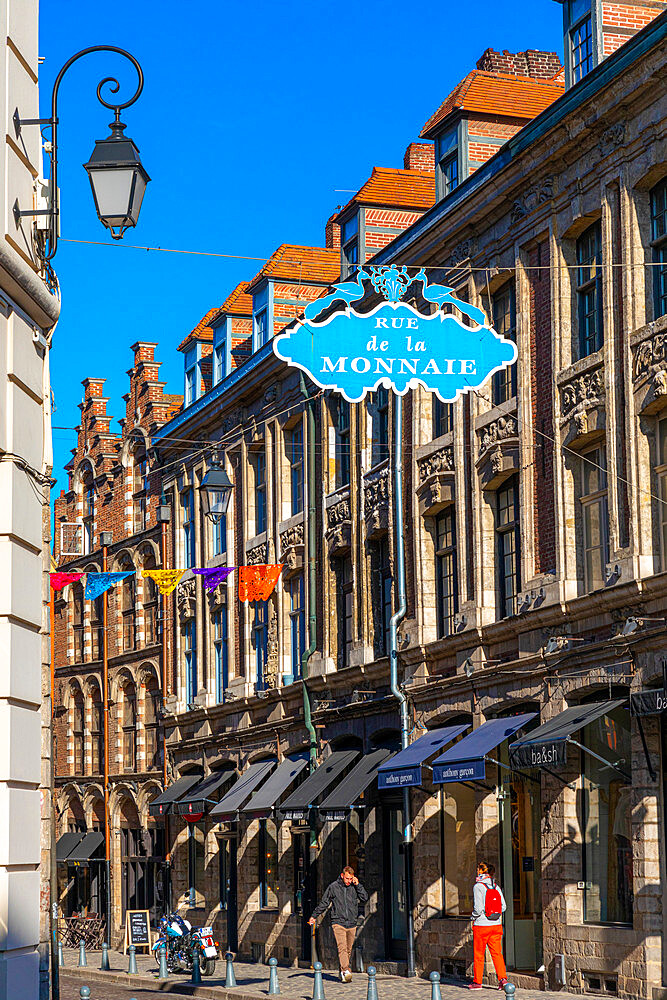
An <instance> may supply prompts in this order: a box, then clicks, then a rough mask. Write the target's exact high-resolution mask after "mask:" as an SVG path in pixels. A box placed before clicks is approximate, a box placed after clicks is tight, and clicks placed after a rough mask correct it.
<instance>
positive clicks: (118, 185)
mask: <svg viewBox="0 0 667 1000" xmlns="http://www.w3.org/2000/svg"><path fill="white" fill-rule="evenodd" d="M91 52H116V53H118V54H119V55H121V56H124V57H125V58H126V59H129V60H130V62H131V63H132V65H133V66H134V68H135V69H136V71H137V75H138V77H139V82H138V85H137V89H136V91H135V92H134V94H133V95H132V97H131V98H130V99H129V101H124V102H122V103H119V104H114V103H112V102H109V101H105V100H104V98H103V97H102V88H103V87H104V86H105V85H107V84H109V86H110V91H111V93H112V94H116V93H118V90H119V89H120V84H119V82H118V80H117V79H116V78H115V77H113V76H107V77H105V78H104V79H103V80H101V81H100V82H99V83H98V85H97V99H98V101H99V102H100V104H103V105H104V107H105V108H109V109H110V110H111V111H113V112H114V116H115V117H114V121H113V122H112V123H111V124H110V125H109V128H110V129H111V135H110V136H107V138H106V139H98V140H97V141H96V143H95V148H94V150H93V152H92V154H91V157H90V159H89V161H88V163H85V164H84V167H85V169H86V170H87V171H88V176H89V178H90V185H91V188H92V191H93V198H94V199H95V208H96V209H97V215H98V217H99V220H100V222H101V223H102V225H104V226H106V228H107V229H108V230H109V232H110V233H111V235H112V237H113V239H115V240H120V239H122V237H123V233H124V232H125V230H126V229H127V228H128V227H130V226H136V224H137V221H138V219H139V210H140V209H141V203H142V200H143V197H144V192H145V190H146V185H147V184H148V181H149V180H150V177H149V176H148V174H147V173H146V171H145V169H144V167H143V165H142V163H141V160H140V158H139V150H138V149H137V147H136V146H135V144H134V142H133V141H132V139H129V138H127V137H126V136H124V135H123V131H124V129H125V125H124V124H123V122H121V120H120V113H121V111H122V110H123V109H124V108H129V106H130V105H131V104H134V102H135V101H136V100H137V99H138V97H139V95H140V94H141V92H142V90H143V88H144V74H143V71H142V69H141V66H140V65H139V63H138V62H137V60H136V59H135V58H134V56H133V55H130V53H129V52H126V51H125V49H119V48H118V47H117V46H115V45H92V46H91V47H90V48H87V49H82V50H81V51H80V52H77V53H76V55H73V56H72V58H71V59H68V61H67V62H66V63H65V65H64V66H63V68H62V69H61V70H60V72H59V73H58V76H57V77H56V81H55V83H54V85H53V92H52V94H51V117H50V118H21V116H20V114H19V110H18V108H17V109H16V111H15V112H14V131H15V132H16V137H17V139H18V137H19V136H20V134H21V129H22V128H23V127H24V126H26V125H41V126H50V127H51V142H50V144H45V147H44V148H45V150H46V152H47V155H48V157H49V162H50V177H49V183H50V188H51V190H50V205H49V207H48V208H45V209H22V208H21V207H20V205H19V203H18V200H17V201H16V202H15V203H14V219H15V222H16V226H17V228H18V227H19V226H20V225H21V219H22V218H23V217H24V216H28V217H32V216H37V215H44V216H46V217H47V220H48V221H47V226H46V228H45V229H44V230H37V231H36V232H35V250H36V253H37V255H38V257H39V258H40V260H41V261H42V262H43V263H44V264H45V265H46V264H48V262H49V261H50V260H51V259H52V258H53V257H54V256H55V253H56V250H57V248H58V226H59V216H60V197H59V192H58V121H59V119H58V92H59V90H60V84H61V81H62V78H63V76H64V75H65V73H66V72H67V70H68V69H69V68H70V66H71V65H72V63H74V62H76V61H77V59H80V58H81V57H82V56H85V55H88V54H89V53H91Z"/></svg>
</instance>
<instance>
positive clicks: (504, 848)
mask: <svg viewBox="0 0 667 1000" xmlns="http://www.w3.org/2000/svg"><path fill="white" fill-rule="evenodd" d="M506 756H507V751H506V748H505V753H504V754H502V755H501V759H503V757H506ZM499 771H501V772H502V775H501V779H500V780H501V785H500V789H499V799H498V805H499V810H500V833H501V862H502V873H501V878H502V883H501V884H502V889H503V893H504V895H505V900H506V903H507V912H506V913H505V958H506V960H507V965H508V967H509V968H510V969H520V970H523V971H526V972H528V971H530V972H537V971H538V970H539V969H540V968H541V967H542V887H541V870H542V859H541V845H540V821H541V815H540V785H539V784H538V783H537V782H535V781H531V780H529V779H528V778H527V777H525V778H524V777H522V776H521V775H520V774H518V773H517V772H516V771H509V770H505V769H504V768H499Z"/></svg>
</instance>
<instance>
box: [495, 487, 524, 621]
mask: <svg viewBox="0 0 667 1000" xmlns="http://www.w3.org/2000/svg"><path fill="white" fill-rule="evenodd" d="M520 555H521V552H520V537H519V477H518V476H512V477H511V478H510V479H508V480H507V481H506V482H505V483H503V485H502V486H501V487H500V488H499V490H498V491H497V493H496V573H497V585H498V617H499V618H508V617H509V616H510V615H514V614H516V611H517V598H518V594H519V588H520V587H521V559H520Z"/></svg>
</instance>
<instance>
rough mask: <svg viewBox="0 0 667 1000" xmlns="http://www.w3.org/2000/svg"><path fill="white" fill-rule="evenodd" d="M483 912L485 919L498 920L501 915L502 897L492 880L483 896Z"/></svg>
mask: <svg viewBox="0 0 667 1000" xmlns="http://www.w3.org/2000/svg"><path fill="white" fill-rule="evenodd" d="M484 913H485V915H486V918H487V920H500V918H501V917H502V915H503V897H502V896H501V895H500V892H499V891H498V886H497V884H496V882H495V880H494V882H493V885H491V886H489V888H488V889H487V890H486V896H485V897H484Z"/></svg>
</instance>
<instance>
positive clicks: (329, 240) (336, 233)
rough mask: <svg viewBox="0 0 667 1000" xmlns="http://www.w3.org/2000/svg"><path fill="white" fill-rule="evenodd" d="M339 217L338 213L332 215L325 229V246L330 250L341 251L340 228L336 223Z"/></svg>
mask: <svg viewBox="0 0 667 1000" xmlns="http://www.w3.org/2000/svg"><path fill="white" fill-rule="evenodd" d="M337 215H338V212H334V214H333V215H330V216H329V218H328V219H327V224H326V226H325V227H324V245H325V247H326V248H327V249H328V250H340V226H339V225H338V223H337V222H334V219H335V218H336V216H337Z"/></svg>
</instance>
